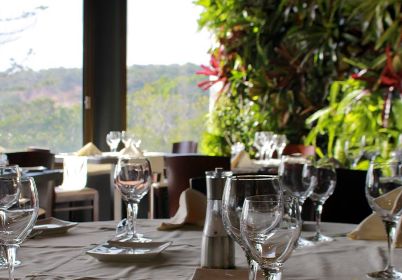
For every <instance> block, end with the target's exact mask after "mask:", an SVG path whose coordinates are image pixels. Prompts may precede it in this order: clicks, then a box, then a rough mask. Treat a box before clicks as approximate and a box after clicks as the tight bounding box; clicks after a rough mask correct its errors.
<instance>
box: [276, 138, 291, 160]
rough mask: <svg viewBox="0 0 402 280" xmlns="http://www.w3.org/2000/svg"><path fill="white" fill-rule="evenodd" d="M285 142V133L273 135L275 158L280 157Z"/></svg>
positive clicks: (286, 140)
mask: <svg viewBox="0 0 402 280" xmlns="http://www.w3.org/2000/svg"><path fill="white" fill-rule="evenodd" d="M287 142H288V139H287V138H286V135H285V134H276V135H275V147H276V153H277V158H281V157H282V154H283V150H284V149H285V147H286V144H287Z"/></svg>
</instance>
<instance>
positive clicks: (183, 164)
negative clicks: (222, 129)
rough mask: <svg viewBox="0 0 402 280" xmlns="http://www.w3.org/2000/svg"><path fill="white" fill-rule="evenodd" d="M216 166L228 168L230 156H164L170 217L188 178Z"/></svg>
mask: <svg viewBox="0 0 402 280" xmlns="http://www.w3.org/2000/svg"><path fill="white" fill-rule="evenodd" d="M216 167H222V168H223V169H224V170H230V157H223V156H206V155H194V154H193V155H189V154H183V155H170V156H165V168H166V176H167V181H168V200H169V215H170V216H171V217H172V216H174V215H175V214H176V211H177V209H178V208H179V198H180V194H181V193H182V192H183V191H184V190H186V189H187V188H188V187H189V181H190V178H193V177H202V176H205V171H213V170H215V168H216Z"/></svg>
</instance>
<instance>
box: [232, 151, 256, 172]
mask: <svg viewBox="0 0 402 280" xmlns="http://www.w3.org/2000/svg"><path fill="white" fill-rule="evenodd" d="M230 165H231V168H232V169H233V168H241V167H250V166H253V165H255V164H254V163H253V161H252V160H251V158H250V156H249V155H248V153H247V152H246V151H244V150H243V151H240V152H239V153H238V154H236V155H235V156H234V157H233V158H232V160H231V162H230Z"/></svg>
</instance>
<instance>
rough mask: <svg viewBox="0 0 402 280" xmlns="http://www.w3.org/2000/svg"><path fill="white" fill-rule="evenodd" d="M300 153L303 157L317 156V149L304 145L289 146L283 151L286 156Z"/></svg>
mask: <svg viewBox="0 0 402 280" xmlns="http://www.w3.org/2000/svg"><path fill="white" fill-rule="evenodd" d="M296 153H300V154H302V155H303V156H315V147H314V146H306V145H303V144H288V145H286V147H285V149H284V150H283V154H284V155H291V154H296Z"/></svg>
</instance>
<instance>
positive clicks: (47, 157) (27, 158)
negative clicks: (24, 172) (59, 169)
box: [7, 150, 54, 169]
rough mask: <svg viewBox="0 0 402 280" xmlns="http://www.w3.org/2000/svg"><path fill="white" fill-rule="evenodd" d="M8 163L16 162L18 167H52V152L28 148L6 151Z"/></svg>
mask: <svg viewBox="0 0 402 280" xmlns="http://www.w3.org/2000/svg"><path fill="white" fill-rule="evenodd" d="M7 158H8V162H9V164H18V165H19V166H20V167H33V166H43V167H46V168H48V169H52V168H53V167H54V154H53V153H50V152H49V151H39V150H30V151H22V152H12V153H7Z"/></svg>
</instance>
